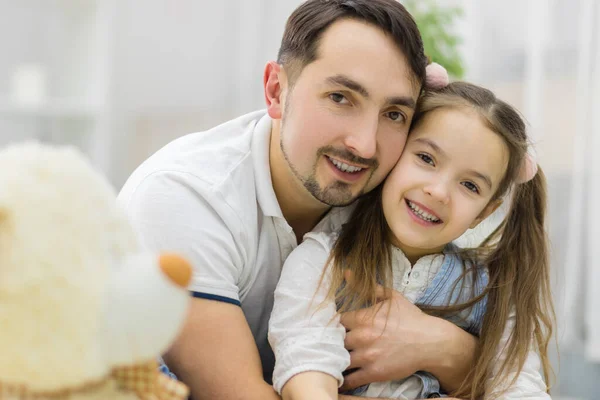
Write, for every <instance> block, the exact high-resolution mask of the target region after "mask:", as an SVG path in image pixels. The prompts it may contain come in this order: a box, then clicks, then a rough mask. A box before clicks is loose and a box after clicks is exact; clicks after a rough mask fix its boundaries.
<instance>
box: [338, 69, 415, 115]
mask: <svg viewBox="0 0 600 400" xmlns="http://www.w3.org/2000/svg"><path fill="white" fill-rule="evenodd" d="M327 83H329V84H331V85H335V86H344V87H346V88H348V89H350V90H352V91H354V92H357V93H360V94H361V95H362V96H363V97H364V98H367V99H368V98H369V97H370V94H369V91H368V90H367V89H366V88H365V87H364V86H363V85H361V84H360V83H358V82H356V81H355V80H354V79H352V78H350V77H348V76H346V75H341V74H340V75H335V76H330V77H329V78H327ZM386 103H387V104H390V105H395V106H404V107H409V108H411V109H413V110H414V109H415V107H416V106H417V104H416V102H415V99H413V98H412V97H410V96H395V97H389V98H387V99H386Z"/></svg>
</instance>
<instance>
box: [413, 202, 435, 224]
mask: <svg viewBox="0 0 600 400" xmlns="http://www.w3.org/2000/svg"><path fill="white" fill-rule="evenodd" d="M408 206H409V207H410V209H411V210H413V213H415V214H416V215H417V216H419V217H420V218H421V219H423V220H425V221H428V222H439V221H440V219H439V218H437V217H435V216H433V215H431V214H429V213H427V212H425V211H423V210H421V209H420V208H419V206H417V205H416V204H413V203H412V202H410V201H409V202H408Z"/></svg>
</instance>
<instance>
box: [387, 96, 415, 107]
mask: <svg viewBox="0 0 600 400" xmlns="http://www.w3.org/2000/svg"><path fill="white" fill-rule="evenodd" d="M387 103H388V104H391V105H394V106H405V107H409V108H412V109H413V110H414V109H415V107H416V106H417V104H416V103H415V99H413V98H412V97H409V96H397V97H390V98H388V99H387Z"/></svg>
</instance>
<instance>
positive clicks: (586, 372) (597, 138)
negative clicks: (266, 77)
mask: <svg viewBox="0 0 600 400" xmlns="http://www.w3.org/2000/svg"><path fill="white" fill-rule="evenodd" d="M403 2H404V3H405V4H406V6H407V7H409V9H410V10H411V11H412V12H413V15H415V17H416V19H417V21H418V24H419V26H420V28H421V30H422V33H423V36H424V39H425V43H426V47H427V51H428V53H429V55H430V56H431V58H432V59H433V60H434V61H437V62H439V63H441V64H443V65H446V66H447V67H448V69H449V70H450V72H451V73H452V74H453V77H454V78H456V79H459V78H460V79H465V80H468V81H472V82H475V83H479V84H482V85H485V86H487V87H489V88H491V89H492V90H494V91H495V92H496V93H497V94H498V95H499V96H501V97H502V98H504V99H505V100H506V101H508V102H509V103H511V104H513V105H514V106H516V107H517V108H519V109H520V110H521V111H522V113H523V114H524V116H525V117H526V119H527V121H528V123H529V125H530V129H531V132H532V135H533V138H534V140H535V142H536V149H537V153H538V158H539V160H540V164H541V165H542V167H543V168H544V169H545V172H546V174H547V176H548V179H549V185H550V236H551V239H552V243H553V245H552V246H553V253H552V266H553V279H554V294H555V299H556V303H557V313H558V330H557V335H556V336H557V342H558V345H559V351H558V352H556V351H554V352H553V361H554V365H555V367H556V371H557V382H556V385H555V387H554V390H553V393H554V397H555V398H560V399H567V398H568V399H593V398H596V397H595V394H596V393H597V392H598V391H599V389H600V312H598V311H597V310H600V290H597V289H596V286H597V285H598V286H600V264H598V263H595V262H594V261H593V260H594V259H595V254H594V245H595V244H596V243H595V240H597V239H598V238H600V211H599V209H600V207H596V206H594V204H597V203H596V202H597V201H598V199H600V179H598V177H599V176H600V161H599V159H598V158H596V155H598V154H600V97H599V96H600V78H599V77H598V68H599V67H600V27H599V26H600V24H598V23H599V22H600V2H598V1H596V0H504V1H501V2H499V1H495V0H438V1H434V0H413V1H410V0H407V1H403ZM300 3H301V1H300V0H226V1H209V0H119V1H117V0H0V51H1V52H2V53H0V145H6V144H8V143H11V142H14V141H20V140H24V139H28V138H36V139H39V140H42V141H45V142H52V143H69V144H74V145H76V146H78V147H80V148H81V149H83V150H84V151H85V152H86V153H88V154H89V155H90V157H91V158H92V160H93V162H94V163H95V164H96V165H97V166H98V167H99V168H101V169H102V171H104V172H105V174H106V175H107V176H108V177H109V178H110V180H111V181H112V183H113V184H114V185H115V186H116V187H117V188H120V186H121V185H122V184H123V182H124V181H125V179H126V178H127V176H128V175H129V174H130V173H131V172H132V171H133V169H134V168H135V167H136V166H137V165H138V164H139V163H141V162H142V161H143V160H144V159H145V158H146V157H147V156H148V155H150V154H151V153H153V152H154V151H156V150H157V149H158V148H160V147H161V146H163V145H164V144H166V143H167V142H169V141H171V140H173V139H174V138H176V137H178V136H181V135H183V134H186V133H190V132H195V131H200V130H204V129H206V128H209V127H212V126H214V125H216V124H218V123H220V122H223V121H225V120H228V119H230V118H233V117H235V116H237V115H240V114H242V113H246V112H249V111H252V110H255V109H259V108H262V107H263V100H262V99H263V97H262V71H263V67H264V64H265V63H266V62H267V61H268V60H271V59H274V58H275V57H276V53H277V49H278V46H279V41H280V38H281V34H282V32H283V27H284V24H285V21H286V18H287V16H288V15H289V14H290V13H291V11H292V10H293V9H294V8H295V7H296V6H298V5H299V4H300ZM524 267H526V266H524ZM559 361H560V362H559Z"/></svg>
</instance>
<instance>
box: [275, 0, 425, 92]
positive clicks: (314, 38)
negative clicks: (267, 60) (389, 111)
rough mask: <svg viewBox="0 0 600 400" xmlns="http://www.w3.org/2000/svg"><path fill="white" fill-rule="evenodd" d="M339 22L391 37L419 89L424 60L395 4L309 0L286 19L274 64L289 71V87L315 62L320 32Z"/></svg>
mask: <svg viewBox="0 0 600 400" xmlns="http://www.w3.org/2000/svg"><path fill="white" fill-rule="evenodd" d="M341 19H354V20H357V21H364V22H366V23H369V24H371V25H373V26H376V27H378V28H380V29H381V30H382V31H384V32H385V33H387V34H388V35H390V37H391V38H392V39H393V40H394V42H395V43H396V45H397V46H398V48H399V49H400V50H401V51H402V52H403V53H404V55H405V57H406V60H407V61H408V64H409V65H410V68H411V70H412V72H413V74H414V78H415V80H416V81H417V82H418V83H419V85H422V83H423V81H424V80H425V67H426V66H427V63H428V61H427V57H426V56H425V51H424V50H423V40H422V39H421V34H420V32H419V29H418V28H417V24H416V23H415V21H414V19H413V18H412V16H411V15H410V13H409V12H408V11H406V9H405V8H404V6H403V5H402V4H400V3H399V2H398V1H396V0H308V1H306V2H305V3H303V4H302V5H300V6H299V7H298V8H297V9H296V10H295V11H294V12H293V13H292V15H290V17H289V18H288V21H287V24H286V27H285V31H284V33H283V39H282V41H281V47H280V48H279V54H278V56H277V62H278V63H279V64H281V65H283V66H284V67H285V68H286V70H287V71H288V77H289V81H290V85H293V83H294V81H295V80H296V79H297V77H298V76H299V75H300V72H302V70H303V69H304V67H305V66H306V65H308V64H310V63H311V62H313V61H315V60H316V59H317V56H318V55H317V51H318V49H319V43H320V39H321V37H322V35H323V32H324V31H325V30H326V29H327V28H328V27H329V26H330V25H331V24H333V23H334V22H336V21H339V20H341Z"/></svg>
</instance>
